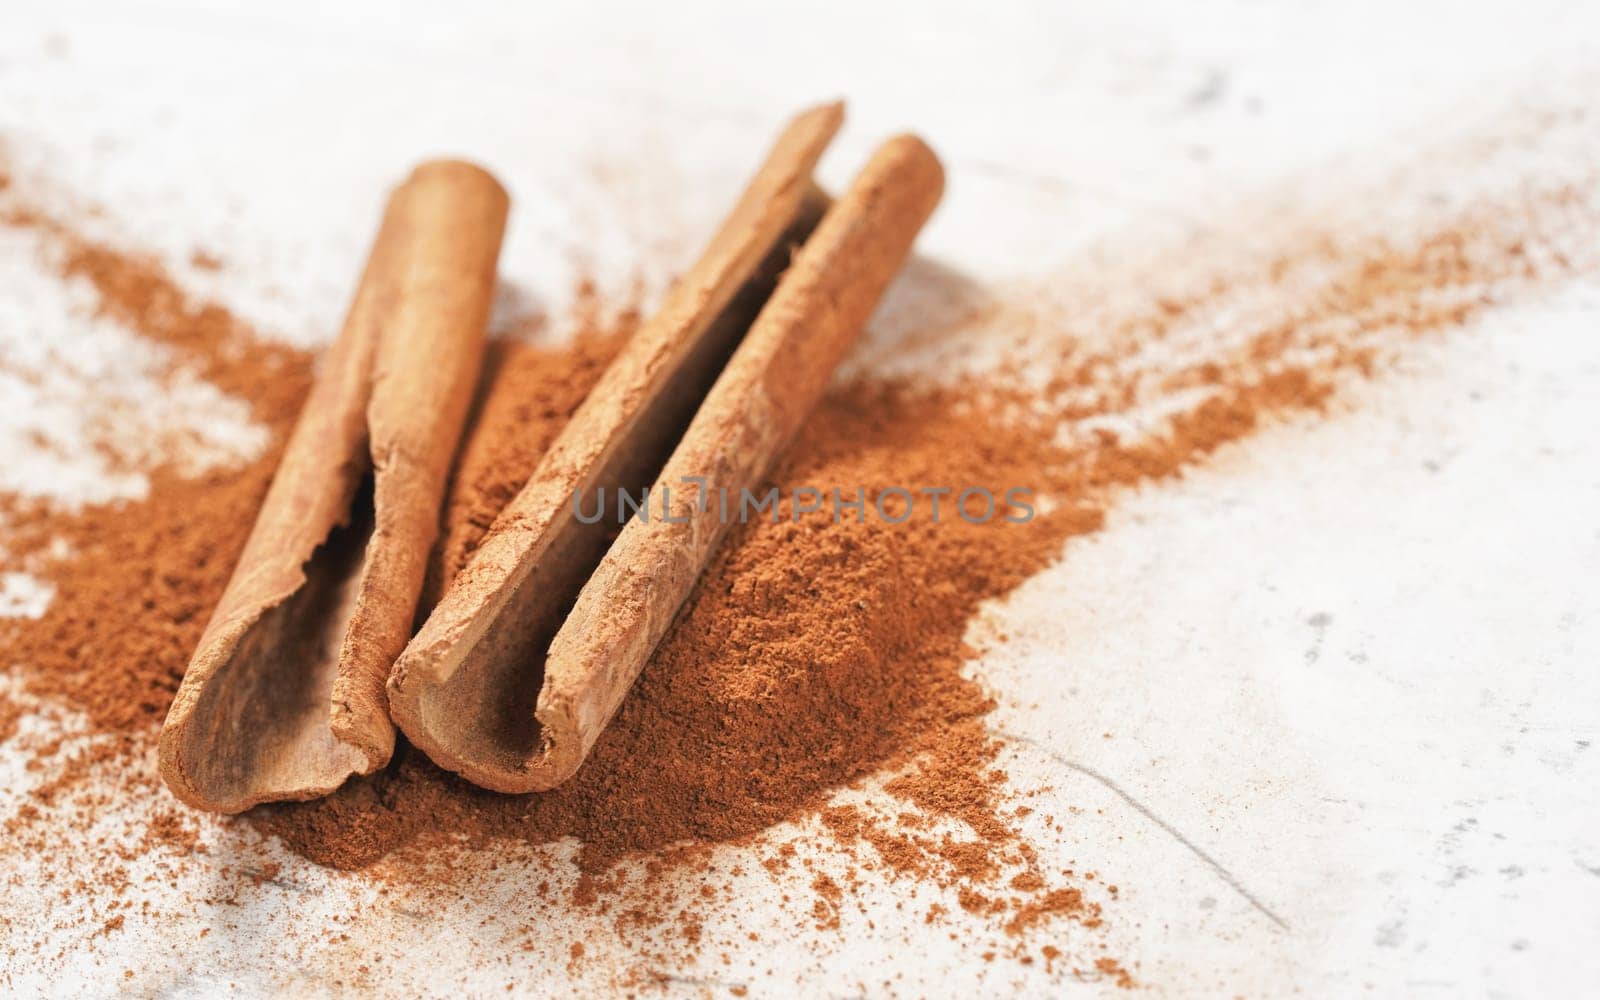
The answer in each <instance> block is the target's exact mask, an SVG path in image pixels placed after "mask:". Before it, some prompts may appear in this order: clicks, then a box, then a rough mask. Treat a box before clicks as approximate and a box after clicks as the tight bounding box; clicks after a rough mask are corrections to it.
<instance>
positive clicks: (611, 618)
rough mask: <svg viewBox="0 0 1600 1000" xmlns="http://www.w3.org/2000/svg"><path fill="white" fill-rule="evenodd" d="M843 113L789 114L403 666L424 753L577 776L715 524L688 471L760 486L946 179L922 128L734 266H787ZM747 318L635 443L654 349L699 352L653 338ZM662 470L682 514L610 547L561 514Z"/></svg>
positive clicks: (711, 539) (711, 543) (795, 226)
mask: <svg viewBox="0 0 1600 1000" xmlns="http://www.w3.org/2000/svg"><path fill="white" fill-rule="evenodd" d="M839 115H840V111H839V109H838V108H837V107H832V108H831V109H829V108H823V109H817V110H816V111H812V112H809V113H808V114H807V115H802V116H801V117H800V118H798V119H796V121H795V122H794V123H793V124H792V125H791V126H790V129H789V131H788V132H786V133H785V136H784V137H783V138H782V139H780V141H779V143H778V146H777V147H776V148H775V149H774V151H773V153H772V155H771V157H769V160H768V163H767V165H766V166H765V167H763V170H762V172H761V173H760V174H758V175H757V178H756V180H755V181H754V182H752V185H751V188H750V189H749V190H747V192H746V194H745V196H744V199H743V200H742V201H741V202H740V205H739V207H738V208H736V210H735V211H734V213H733V215H732V216H730V218H729V220H728V222H727V223H726V224H725V225H724V227H723V230H722V231H721V232H719V233H718V235H717V237H716V239H714V240H713V242H712V245H711V248H710V249H709V250H708V251H707V254H706V256H705V257H703V258H702V260H701V261H700V262H699V263H698V264H697V265H696V267H695V269H694V270H693V271H692V272H691V273H690V275H689V277H688V278H686V279H685V281H684V282H682V283H681V284H680V285H679V286H677V287H676V288H675V289H674V290H673V292H672V294H671V295H670V296H669V298H668V301H667V304H666V305H665V306H664V307H663V309H662V313H661V315H660V316H658V317H656V318H655V319H654V320H652V323H651V325H650V326H648V327H647V328H646V329H645V330H643V331H641V333H640V334H639V341H637V342H636V343H635V344H630V345H629V347H628V348H627V349H626V352H625V354H624V355H623V357H622V359H620V360H619V361H618V362H617V364H616V365H615V366H614V367H613V368H612V369H611V370H608V372H607V373H606V375H605V376H604V378H602V380H601V382H600V384H599V385H597V386H596V388H595V389H594V391H593V392H592V393H591V394H590V396H589V397H588V399H587V400H586V402H585V403H584V406H583V407H582V408H581V409H580V410H579V412H578V413H577V414H576V415H575V416H574V418H573V420H572V422H571V424H570V425H569V426H568V427H567V429H566V430H565V431H564V432H563V434H562V436H561V438H559V439H558V441H557V443H556V444H555V445H554V446H553V447H552V449H551V451H550V453H549V454H547V455H546V457H545V459H544V460H543V461H542V462H541V464H540V466H539V468H538V469H537V470H536V471H535V473H534V475H533V477H532V478H531V479H530V480H529V482H528V484H527V486H526V487H524V489H523V491H522V493H521V494H519V495H518V497H517V498H516V499H515V500H513V501H512V503H511V505H509V506H508V507H507V509H506V510H505V512H503V513H502V515H501V517H500V519H499V520H498V521H497V522H496V524H495V525H494V526H493V527H492V528H491V529H490V532H489V534H488V536H487V537H486V538H485V540H484V542H483V544H482V545H481V546H480V548H479V549H478V551H477V552H476V553H475V554H474V557H473V559H472V561H471V562H470V563H469V564H468V566H467V568H466V569H465V570H464V571H463V572H462V574H461V576H460V577H459V578H458V580H457V581H456V582H455V583H454V584H453V585H452V586H451V588H450V590H449V591H448V592H447V593H446V595H445V597H444V599H443V600H442V601H441V603H440V605H439V606H438V607H437V608H436V609H435V610H434V612H433V614H432V616H431V617H430V618H429V619H428V621H427V622H426V623H425V624H424V625H423V628H422V630H421V631H420V632H419V633H418V634H417V636H416V637H415V638H414V639H413V640H412V642H411V644H410V645H409V646H408V647H407V649H406V651H405V652H404V653H403V654H402V655H401V657H400V659H399V660H398V661H397V663H396V665H395V670H394V673H393V675H392V676H391V678H390V682H389V700H390V706H391V708H392V710H393V713H394V718H395V721H396V723H397V724H398V725H399V726H400V727H401V729H402V730H403V731H404V732H405V734H406V735H407V737H409V738H410V739H411V740H412V742H413V743H415V744H417V745H418V746H419V747H421V748H422V749H423V750H424V751H426V752H427V753H428V755H429V756H430V757H431V758H433V760H434V761H435V762H436V763H438V764H440V765H441V766H443V767H446V768H449V769H451V770H454V771H457V772H459V773H460V774H462V775H463V776H464V777H466V778H468V779H469V780H471V781H473V782H476V783H477V784H480V785H483V786H484V787H487V788H491V789H495V790H497V791H504V792H528V791H537V790H542V789H548V788H552V787H554V786H555V785H557V784H559V783H560V782H562V781H565V780H566V779H567V778H569V777H571V776H572V774H573V773H574V772H575V771H576V770H577V768H578V766H579V764H581V763H582V761H583V759H584V758H585V756H587V754H588V752H589V750H590V748H591V747H592V746H593V745H594V742H595V740H596V739H597V738H598V736H599V734H600V732H601V730H602V729H603V728H604V727H605V725H606V723H607V722H608V721H609V720H610V718H611V716H612V714H613V713H614V712H615V711H616V709H617V707H618V706H619V705H620V704H621V702H622V699H623V697H624V695H625V694H626V693H627V691H628V689H629V688H630V687H631V686H632V684H633V682H634V679H635V678H636V677H637V676H638V675H639V672H640V670H641V669H642V668H643V667H644V664H645V661H646V660H647V659H648V658H649V656H650V654H651V652H652V651H653V650H654V649H655V647H656V645H657V643H659V642H660V640H661V638H662V636H663V635H664V634H665V632H666V629H667V627H668V626H669V625H670V623H671V621H672V619H673V617H674V616H675V615H676V613H677V611H678V609H679V608H680V607H681V605H682V604H683V601H684V600H685V598H686V597H687V596H688V594H689V591H690V589H691V588H692V586H693V584H694V581H695V579H696V578H697V577H698V576H699V574H700V572H701V570H702V569H703V568H704V567H705V564H706V562H707V560H708V559H709V558H710V556H711V553H712V550H713V549H714V547H715V546H716V544H717V542H718V541H719V540H720V538H721V536H722V534H723V532H724V529H725V528H726V525H725V524H723V523H722V522H721V519H720V518H719V517H718V516H717V514H716V513H715V511H714V506H707V507H702V506H699V505H698V504H697V498H696V496H695V490H694V489H692V488H691V489H682V488H681V482H682V480H684V479H686V478H689V477H699V478H700V479H701V480H702V481H703V482H704V484H705V488H706V489H707V490H708V491H711V492H715V491H717V490H719V489H723V488H726V489H727V490H729V491H730V492H731V493H732V494H733V495H734V496H738V491H739V490H740V489H741V488H750V487H754V486H755V485H757V483H758V482H759V480H760V479H761V477H762V476H763V475H765V474H766V472H767V471H768V469H769V468H770V467H771V465H772V462H773V461H774V459H775V458H776V457H777V455H778V454H779V453H780V451H781V450H782V449H783V447H784V446H785V445H786V444H787V443H788V441H789V440H790V439H791V438H792V437H793V435H794V433H795V431H796V430H797V429H798V427H799V425H800V422H801V421H802V420H803V419H804V417H805V415H806V414H807V413H808V412H809V411H810V410H811V408H812V407H813V406H814V405H815V404H816V402H817V400H818V398H819V397H820V395H821V393H822V390H823V387H824V386H825V384H826V383H827V381H828V378H829V377H830V375H831V374H832V373H833V371H834V369H835V367H837V365H838V363H839V362H840V361H841V360H842V358H843V357H844V354H845V353H846V351H848V349H849V348H850V346H851V344H852V343H853V342H854V341H855V339H856V337H857V335H858V334H859V333H860V331H861V329H862V328H863V326H864V325H865V324H866V321H867V319H868V317H869V316H870V315H871V313H872V310H873V308H874V307H875V306H876V304H877V301H878V298H879V296H880V295H881V294H882V292H883V290H884V289H885V287H886V286H887V285H888V283H889V281H890V280H891V279H892V277H893V276H894V274H895V272H896V271H897V270H898V269H899V267H900V265H901V263H902V262H903V261H904V259H905V257H906V255H907V254H908V253H909V251H910V248H911V244H912V241H913V239H914V238H915V237H916V234H917V232H918V231H919V230H920V229H921V227H922V224H923V223H924V222H925V221H926V220H927V218H928V216H929V215H930V214H931V213H932V211H933V208H934V206H935V205H936V204H937V203H938V201H939V197H940V194H941V193H942V190H943V182H944V181H943V170H942V168H941V167H940V165H939V161H938V159H937V158H936V157H935V156H934V154H933V153H932V151H931V150H929V149H928V147H927V146H926V145H924V144H923V143H922V142H921V141H920V140H918V139H916V138H913V137H909V136H907V137H901V138H898V139H895V140H892V141H891V142H889V143H888V144H887V145H885V146H884V147H883V148H882V149H881V150H880V151H879V152H878V153H877V155H876V156H874V157H873V159H872V161H871V162H870V163H869V164H868V165H867V167H866V168H865V169H864V170H863V171H862V173H861V175H860V176H859V177H858V178H857V180H856V182H855V183H854V185H852V187H851V188H850V190H849V192H848V193H847V194H846V195H845V196H844V197H843V198H841V199H840V200H839V201H838V202H837V203H835V204H834V205H832V207H831V208H829V209H828V210H827V212H826V214H825V215H823V217H822V219H821V222H820V223H819V224H817V226H816V229H815V231H814V232H812V233H810V235H809V237H808V238H805V241H804V243H803V244H802V245H801V248H800V250H799V251H798V254H797V255H796V256H795V257H794V259H793V262H792V265H790V266H788V268H787V270H786V271H785V272H784V273H783V275H782V278H781V280H778V281H777V283H776V287H775V289H773V286H772V284H771V280H770V278H768V279H767V280H766V283H765V287H764V289H763V287H762V284H763V283H762V281H760V280H758V279H759V278H760V277H761V275H762V274H763V273H765V272H767V271H769V270H770V264H769V267H768V268H756V269H755V270H754V271H751V270H749V269H748V268H747V269H744V270H741V269H739V268H735V267H732V263H733V261H735V260H743V261H746V262H750V263H751V264H753V263H754V262H755V261H759V260H761V259H763V258H766V259H768V260H769V262H771V261H773V258H774V257H775V256H776V257H777V261H776V262H777V264H778V266H779V268H780V269H781V268H782V265H783V264H784V263H786V261H785V260H784V258H785V257H786V256H787V254H786V253H785V252H784V251H785V250H786V244H785V243H784V242H783V238H782V236H781V234H783V233H786V232H787V233H791V234H792V233H797V232H802V231H803V230H805V228H806V226H805V225H804V224H803V221H799V222H797V220H804V218H805V210H804V206H805V204H806V203H807V201H808V199H807V198H805V197H804V196H803V195H804V193H805V192H806V191H807V190H810V185H809V183H808V179H809V175H810V171H811V169H812V165H813V164H814V163H815V162H816V159H817V158H818V156H819V155H820V153H821V150H822V147H823V145H825V144H826V142H827V140H828V138H829V137H831V135H832V134H833V131H834V130H835V129H836V128H837V126H838V120H839ZM802 235H803V233H802ZM775 241H776V242H775ZM735 247H739V248H742V249H740V250H739V251H738V252H737V253H734V252H733V248H735ZM740 281H742V282H744V285H745V288H746V289H747V291H754V292H755V293H756V294H754V295H744V296H742V297H743V298H745V299H754V300H755V301H753V302H751V303H750V305H749V306H748V307H745V308H730V306H731V305H732V304H733V303H735V302H736V301H738V299H739V298H740V297H741V296H735V295H734V294H733V293H732V291H731V288H732V287H734V286H736V285H737V284H738V283H739V282H740ZM765 290H771V297H770V299H768V300H767V301H766V302H765V304H764V305H763V304H761V302H760V301H759V298H764V297H765ZM757 310H759V313H757ZM751 316H754V317H755V318H754V322H753V324H751V325H750V326H749V329H748V332H747V333H745V334H744V336H743V338H742V340H739V341H738V347H737V349H736V350H734V351H733V354H732V357H731V359H730V360H728V362H727V364H726V366H725V367H724V368H723V369H722V370H721V372H720V374H716V373H715V372H714V371H712V372H711V374H714V375H715V382H714V384H711V383H710V382H709V381H707V382H706V383H705V384H708V385H711V388H710V390H709V394H707V395H705V397H704V400H703V402H702V401H701V398H700V396H699V395H694V396H693V397H692V399H691V401H690V404H689V405H690V410H691V412H693V414H694V415H693V419H692V422H690V423H689V425H688V428H687V430H686V431H685V432H684V433H683V436H682V437H681V439H675V440H676V445H675V447H674V445H673V443H672V442H671V441H668V442H667V443H666V444H665V447H662V443H661V441H660V440H659V439H656V440H653V441H651V442H649V443H648V444H642V443H641V442H643V440H644V439H643V437H641V435H640V432H639V428H641V427H647V426H650V425H651V421H649V420H643V421H641V420H639V419H638V418H637V417H635V416H633V415H632V414H633V413H636V412H638V413H644V412H648V411H649V410H650V408H651V407H652V406H654V405H659V404H660V402H661V401H662V400H671V399H673V398H674V397H675V396H679V395H682V394H681V393H675V392H672V391H662V389H661V387H662V386H664V385H667V384H668V381H667V380H668V378H669V372H668V370H667V368H666V367H663V366H664V365H665V362H664V361H656V360H650V359H652V358H658V357H660V358H666V357H670V356H683V352H686V351H690V350H691V348H688V347H679V348H675V349H674V350H673V351H671V352H665V353H664V352H663V348H662V347H661V345H662V344H663V343H667V342H672V343H676V342H678V341H680V340H696V339H697V338H696V337H694V336H689V335H688V334H687V333H686V331H689V330H708V329H717V328H722V327H729V328H732V329H734V330H735V331H742V330H743V327H742V326H740V324H741V322H742V323H750V322H751V321H750V317H751ZM735 338H736V339H737V332H736V334H735ZM636 352H637V354H636ZM651 372H659V373H660V374H659V375H656V376H654V377H652V376H651V375H650V373H651ZM695 404H699V405H698V409H697V410H696V409H694V405H695ZM673 405H675V406H676V407H682V406H683V405H684V404H683V402H682V401H681V400H680V401H679V402H677V403H676V404H673ZM669 453H670V459H668V460H667V461H666V465H665V467H664V468H662V469H661V471H660V472H659V474H657V475H655V476H654V477H651V476H649V475H646V476H645V477H643V478H638V476H637V473H638V468H639V467H641V466H643V465H644V464H646V462H645V459H646V458H647V457H648V456H649V455H651V454H653V455H654V457H655V464H659V463H660V461H661V459H662V458H663V457H664V456H666V455H668V454H669ZM624 454H625V455H633V456H635V459H636V460H633V465H634V466H635V467H634V468H633V470H632V472H631V473H630V474H631V475H633V476H634V477H635V478H634V479H633V481H631V482H630V481H629V479H628V477H626V476H625V477H621V478H619V477H617V476H616V475H614V472H615V470H616V466H615V465H613V464H610V462H609V460H608V458H607V456H615V455H624ZM624 464H626V463H624ZM652 481H654V482H655V483H656V484H657V487H656V489H655V490H654V491H653V495H656V496H663V495H664V494H663V492H662V491H661V490H660V486H662V485H665V486H668V487H671V488H673V489H674V492H675V494H676V498H677V499H676V502H675V503H674V505H673V511H672V513H673V516H674V518H675V519H676V518H681V519H682V521H681V523H669V522H667V521H664V520H658V519H652V520H650V521H643V522H641V521H637V520H635V521H631V522H629V523H628V524H627V526H626V527H625V528H624V529H623V530H622V533H621V535H620V536H619V537H618V538H617V539H616V541H615V543H614V544H611V545H610V546H609V550H607V546H606V541H607V538H606V535H605V533H604V531H603V530H600V531H596V530H594V529H595V528H596V527H599V528H601V529H603V524H602V525H597V526H585V525H581V524H580V523H579V521H578V518H577V517H576V516H575V513H576V512H575V511H574V510H573V509H572V508H571V504H572V503H573V497H574V493H575V491H576V492H578V493H581V494H583V495H592V493H593V491H594V489H595V488H596V487H597V486H609V487H613V488H614V487H616V486H619V485H620V486H622V487H624V488H628V489H633V488H635V487H637V486H644V485H648V484H650V483H651V482H652ZM601 553H604V555H603V558H601ZM596 560H598V568H597V569H596V568H595V566H596ZM591 569H592V570H594V571H593V573H592V575H591V574H590V570H591ZM586 577H587V579H586V580H585V578H586ZM574 593H576V594H577V597H576V604H575V605H574V606H573V607H572V609H571V612H570V613H566V607H567V604H568V602H569V601H571V600H572V595H573V594H574Z"/></svg>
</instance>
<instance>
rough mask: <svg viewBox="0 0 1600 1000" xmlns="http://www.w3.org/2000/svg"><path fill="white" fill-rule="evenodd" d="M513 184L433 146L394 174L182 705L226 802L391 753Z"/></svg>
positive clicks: (191, 750)
mask: <svg viewBox="0 0 1600 1000" xmlns="http://www.w3.org/2000/svg"><path fill="white" fill-rule="evenodd" d="M508 207H509V200H508V198H507V196H506V193H505V191H504V189H503V188H501V186H500V184H499V183H498V182H497V181H496V180H495V179H494V178H493V177H492V176H490V175H489V174H488V173H487V172H486V171H484V170H483V169H482V168H480V167H476V166H473V165H471V164H468V163H463V162H460V161H435V162H431V163H425V164H423V165H422V166H420V167H418V168H417V169H416V170H415V171H414V172H413V173H412V174H411V176H410V178H409V179H407V181H406V182H405V183H403V184H402V185H400V187H398V188H397V189H395V191H394V193H393V194H392V195H391V197H390V199H389V204H388V207H387V209H386V211H385V213H384V218H383V224H382V226H381V228H380V229H379V232H378V237H377V239H376V240H375V241H374V244H373V248H372V253H371V256H370V258H369V259H368V263H367V267H366V270H365V272H364V273H363V275H362V278H361V283H360V285H359V287H358V289H357V291H356V295H355V299H354V301H353V302H352V303H351V307H350V312H349V315H348V317H347V318H346V320H345V326H344V329H343V331H342V332H341V333H340V335H339V338H338V339H337V340H336V341H335V343H334V344H333V346H332V347H331V348H330V350H329V352H328V354H327V356H326V357H325V358H324V359H323V364H322V367H321V370H320V371H319V374H318V377H317V381H316V384H315V385H314V386H313V388H312V391H311V394H310V395H309V397H308V398H307V400H306V403H305V406H304V408H303V409H302V411H301V414H300V419H299V421H298V423H297V424H296V425H295V429H294V432H293V434H292V435H291V436H290V439H289V441H288V443H287V444H286V446H285V448H284V454H283V458H282V459H281V461H280V463H279V466H278V472H277V474H276V476H274V478H273V482H272V486H271V488H270V490H269V491H268V493H267V497H266V499H265V500H264V501H263V503H262V507H261V511H260V513H259V514H258V516H257V519H256V524H255V527H254V528H253V529H252V531H251V534H250V538H249V540H248V541H247V542H246V544H245V549H244V552H243V553H242V554H241V556H240V558H239V563H238V565H237V567H236V568H235V570H234V574H233V577H232V578H231V579H230V580H229V582H228V587H227V590H226V591H225V592H224V594H223V597H222V600H221V601H220V602H219V604H218V606H217V609H216V611H215V612H214V613H213V615H212V618H211V621H210V623H209V624H208V625H207V627H206V632H205V635H204V636H202V637H201V640H200V645H199V647H198V648H197V649H196V651H195V654H194V657H193V658H192V659H191V661H190V663H189V667H188V670H187V671H186V672H185V674H184V679H183V683H182V685H181V686H180V687H179V690H178V693H177V695H176V697H175V698H174V700H173V704H172V708H171V710H170V711H169V712H168V715H167V721H166V724H165V725H164V726H163V728H162V732H161V741H160V765H161V773H162V776H163V777H164V778H165V779H166V782H167V784H168V786H169V787H170V788H171V789H172V791H173V792H174V794H176V795H177V796H178V797H179V798H180V799H182V800H183V801H185V802H187V803H189V804H191V805H194V806H198V807H200V808H203V809H210V810H214V811H217V812H228V813H231V812H240V811H242V810H244V809H247V808H249V807H250V806H252V805H255V804H257V803H260V802H267V801H274V800H289V799H309V798H315V797H318V796H321V795H325V794H327V793H328V792H331V791H333V790H334V789H335V788H337V787H338V786H339V785H340V784H342V783H343V782H344V781H345V780H346V779H348V778H349V777H351V776H352V775H356V774H368V773H371V772H372V771H375V770H377V769H378V768H380V767H382V766H383V765H384V764H385V763H387V762H388V760H389V757H390V755H391V754H392V753H393V752H394V741H395V730H394V726H393V724H392V723H391V722H390V721H389V718H388V713H387V711H386V707H387V706H386V704H385V694H384V682H385V680H386V679H387V677H388V673H389V669H390V667H391V666H392V664H393V663H394V660H395V657H397V656H398V655H399V653H400V650H401V649H403V648H404V646H405V643H406V640H407V638H409V636H410V632H411V626H412V622H413V618H414V615H415V613H416V605H417V597H418V594H419V593H420V592H421V587H422V577H423V572H424V563H425V560H426V557H427V552H428V550H429V549H430V548H431V547H432V544H433V540H434V535H435V533H436V531H437V524H438V512H439V503H440V500H441V498H442V496H443V493H444V482H445V477H446V476H447V474H448V472H449V465H450V462H451V459H452V457H453V454H454V450H455V446H456V442H457V438H458V437H459V435H460V431H461V426H462V423H463V422H464V421H465V417H466V410H467V406H468V404H469V402H470V398H471V393H472V389H473V385H474V383H475V381H476V378H477V372H478V368H479V364H480V362H481V359H482V352H483V343H482V342H483V336H484V328H485V326H486V325H487V321H488V314H489V306H490V302H491V299H492V297H493V289H494V280H495V266H496V262H497V260H498V257H499V252H500V240H501V236H502V234H503V231H504V226H505V218H506V213H507V210H508Z"/></svg>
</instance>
